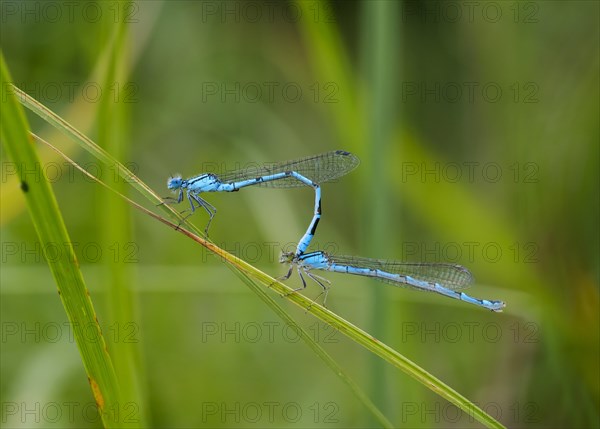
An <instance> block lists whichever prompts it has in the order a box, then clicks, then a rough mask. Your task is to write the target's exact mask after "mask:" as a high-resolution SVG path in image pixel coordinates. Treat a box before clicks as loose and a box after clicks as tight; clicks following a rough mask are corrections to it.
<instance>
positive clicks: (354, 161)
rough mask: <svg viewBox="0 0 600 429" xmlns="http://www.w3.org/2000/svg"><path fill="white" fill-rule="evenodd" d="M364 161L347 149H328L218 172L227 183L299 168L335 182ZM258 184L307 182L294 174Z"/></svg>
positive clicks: (310, 175)
mask: <svg viewBox="0 0 600 429" xmlns="http://www.w3.org/2000/svg"><path fill="white" fill-rule="evenodd" d="M359 163H360V161H359V160H358V158H357V157H356V156H354V155H353V154H351V153H350V152H346V151H343V150H336V151H332V152H326V153H323V154H320V155H314V156H309V157H306V158H302V159H297V160H293V161H284V162H277V163H265V164H262V165H260V166H256V165H254V166H249V167H247V168H243V169H240V170H236V171H229V172H223V173H222V174H216V176H217V177H218V178H219V180H221V182H223V183H232V182H239V181H241V180H247V179H254V178H256V177H261V176H268V175H271V174H276V173H283V172H286V171H295V172H296V173H299V174H301V175H302V176H304V177H306V178H308V179H310V180H312V181H313V182H316V183H324V182H331V181H333V180H336V179H338V178H339V177H341V176H344V175H345V174H348V173H349V172H350V171H352V170H354V169H355V168H356V166H357V165H358V164H359ZM257 186H262V187H268V188H293V187H298V186H305V185H304V184H303V183H302V182H300V181H299V180H297V179H295V178H293V177H286V178H284V179H281V180H274V181H272V182H262V183H259V184H257Z"/></svg>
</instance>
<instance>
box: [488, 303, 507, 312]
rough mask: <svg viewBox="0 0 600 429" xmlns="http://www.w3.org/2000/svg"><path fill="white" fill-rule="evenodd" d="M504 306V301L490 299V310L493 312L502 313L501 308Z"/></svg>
mask: <svg viewBox="0 0 600 429" xmlns="http://www.w3.org/2000/svg"><path fill="white" fill-rule="evenodd" d="M504 307H506V303H505V302H504V301H492V306H491V307H490V310H492V311H493V312H495V313H502V309H503V308H504Z"/></svg>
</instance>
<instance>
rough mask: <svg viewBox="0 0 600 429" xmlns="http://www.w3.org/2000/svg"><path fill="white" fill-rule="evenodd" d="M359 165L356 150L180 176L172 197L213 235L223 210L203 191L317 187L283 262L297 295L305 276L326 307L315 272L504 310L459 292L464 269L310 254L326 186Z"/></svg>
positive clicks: (172, 184) (466, 276)
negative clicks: (294, 278) (297, 282)
mask: <svg viewBox="0 0 600 429" xmlns="http://www.w3.org/2000/svg"><path fill="white" fill-rule="evenodd" d="M359 163H360V162H359V160H358V158H357V157H356V156H354V155H353V154H351V153H350V152H346V151H342V150H337V151H332V152H326V153H323V154H320V155H315V156H310V157H307V158H302V159H298V160H293V161H285V162H280V163H271V164H265V165H264V166H252V167H249V168H246V169H241V170H235V171H229V172H225V173H223V174H214V173H203V174H199V175H197V176H193V177H190V178H189V179H183V178H182V177H181V176H175V177H171V178H169V180H168V182H167V187H168V188H169V189H170V190H172V191H175V192H177V193H178V196H177V198H176V199H170V200H171V201H174V202H176V203H180V202H182V201H183V197H184V192H185V194H186V197H187V199H188V201H189V203H190V208H191V213H190V214H192V213H193V212H194V211H195V209H196V208H198V207H202V208H203V209H204V210H206V212H207V213H208V215H209V220H208V223H207V225H206V228H205V233H206V234H207V235H208V229H209V227H210V223H211V221H212V220H213V218H214V216H215V213H216V212H217V209H216V208H215V207H214V206H213V205H212V204H210V203H209V202H208V201H206V200H204V199H202V198H201V197H200V194H201V193H203V192H235V191H239V190H240V189H242V188H245V187H248V186H261V187H269V188H293V187H299V186H309V187H312V188H313V189H314V191H315V206H314V214H313V217H312V220H311V222H310V224H309V226H308V229H307V230H306V232H305V233H304V235H303V236H302V238H301V239H300V241H299V242H298V245H297V246H296V251H295V252H289V253H284V254H283V255H282V256H281V259H280V262H281V263H288V264H290V268H289V270H288V273H287V274H286V275H285V276H283V277H281V279H284V280H286V279H288V278H289V277H290V275H291V274H292V272H293V269H294V267H296V269H297V271H298V274H299V276H300V279H301V280H302V287H301V288H297V289H294V291H298V290H302V289H304V288H306V282H305V280H304V276H303V274H304V275H306V276H307V277H309V278H310V279H312V280H314V281H315V282H316V283H317V284H319V286H321V287H322V288H323V293H324V294H325V297H324V299H323V304H325V303H326V300H327V293H328V291H329V286H328V285H329V284H330V282H329V280H327V279H325V278H323V277H321V276H318V275H316V274H314V273H313V272H312V270H321V271H332V272H338V273H346V274H353V275H358V276H365V277H371V278H374V279H377V280H380V281H382V282H386V283H389V284H392V285H394V286H400V287H409V288H412V289H417V290H420V291H427V292H435V293H438V294H441V295H444V296H447V297H449V298H454V299H458V300H461V301H464V302H468V303H471V304H474V305H478V306H480V307H484V308H487V309H488V310H492V311H502V308H503V307H504V306H505V304H504V302H502V301H491V300H485V299H477V298H473V297H471V296H469V295H467V294H465V293H463V292H457V290H460V289H463V288H466V287H468V286H470V284H471V283H472V281H473V276H472V275H471V273H470V272H469V270H467V269H466V268H464V267H462V266H460V265H453V264H442V263H433V264H430V263H408V262H397V261H385V260H379V259H371V258H361V257H356V256H335V255H329V254H327V253H325V252H321V251H316V252H310V253H306V250H307V248H308V246H309V245H310V242H311V240H312V238H313V237H314V235H315V233H316V230H317V225H318V223H319V220H320V219H321V184H322V183H326V182H331V181H333V180H336V179H338V178H340V177H342V176H344V175H346V174H348V173H349V172H350V171H352V170H353V169H354V168H356V167H357V166H358V164H359ZM196 204H197V206H196Z"/></svg>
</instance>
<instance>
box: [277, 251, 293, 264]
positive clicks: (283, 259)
mask: <svg viewBox="0 0 600 429" xmlns="http://www.w3.org/2000/svg"><path fill="white" fill-rule="evenodd" d="M294 256H295V254H294V252H282V253H281V256H280V257H279V263H280V264H291V263H292V262H294Z"/></svg>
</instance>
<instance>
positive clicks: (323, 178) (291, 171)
mask: <svg viewBox="0 0 600 429" xmlns="http://www.w3.org/2000/svg"><path fill="white" fill-rule="evenodd" d="M358 164H359V160H358V158H357V157H355V156H354V155H353V154H351V153H350V152H346V151H343V150H336V151H332V152H326V153H323V154H320V155H315V156H310V157H307V158H302V159H297V160H294V161H284V162H279V163H272V164H265V165H262V166H252V167H249V168H245V169H241V170H235V171H229V172H224V173H223V174H213V173H204V174H200V175H198V176H194V177H190V178H189V179H185V180H184V179H182V178H181V176H175V177H171V178H169V180H168V182H167V187H168V188H169V189H171V190H173V191H179V195H178V197H177V199H176V200H175V201H176V202H177V203H180V202H181V201H183V193H184V191H185V192H186V195H187V199H188V201H189V202H190V206H191V210H192V213H193V212H194V210H195V209H196V206H195V204H194V202H195V203H196V204H198V207H202V208H204V210H206V212H207V213H208V215H209V220H208V223H207V225H206V228H205V230H204V231H205V233H206V235H208V228H209V226H210V223H211V222H212V219H213V217H214V216H215V213H216V212H217V209H216V208H215V207H214V206H212V205H211V204H210V203H209V202H208V201H206V200H204V199H202V198H201V197H200V194H201V193H202V192H235V191H238V190H240V189H242V188H245V187H247V186H253V185H256V186H263V187H270V188H293V187H298V186H311V187H312V188H314V190H315V210H314V215H313V218H312V221H311V223H310V225H309V227H308V229H307V230H306V233H305V234H304V236H303V237H302V238H301V239H300V242H299V243H298V246H297V248H296V253H295V254H296V255H298V256H300V255H302V254H303V253H304V252H305V251H306V249H307V248H308V246H309V244H310V241H311V240H312V238H313V236H314V235H315V232H316V229H317V224H318V223H319V219H320V218H321V187H320V184H321V183H324V182H330V181H332V180H335V179H337V178H339V177H341V176H344V175H345V174H348V173H349V172H350V171H352V170H353V169H354V168H355V167H356V166H357V165H358Z"/></svg>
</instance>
